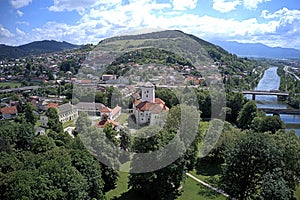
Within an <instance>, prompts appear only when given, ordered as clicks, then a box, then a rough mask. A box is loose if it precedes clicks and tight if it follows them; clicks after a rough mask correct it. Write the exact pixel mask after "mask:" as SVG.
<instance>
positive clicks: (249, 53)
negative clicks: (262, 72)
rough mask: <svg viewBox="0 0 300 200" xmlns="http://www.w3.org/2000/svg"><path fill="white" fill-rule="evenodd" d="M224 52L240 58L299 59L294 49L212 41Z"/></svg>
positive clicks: (297, 50)
mask: <svg viewBox="0 0 300 200" xmlns="http://www.w3.org/2000/svg"><path fill="white" fill-rule="evenodd" d="M212 42H213V43H214V44H216V45H219V46H221V47H222V48H224V49H225V50H227V51H229V52H231V53H234V54H236V55H238V56H242V57H261V58H279V59H283V58H294V59H295V58H297V59H299V58H300V50H299V49H294V48H283V47H270V46H267V45H265V44H262V43H239V42H236V41H212Z"/></svg>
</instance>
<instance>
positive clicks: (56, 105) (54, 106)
mask: <svg viewBox="0 0 300 200" xmlns="http://www.w3.org/2000/svg"><path fill="white" fill-rule="evenodd" d="M48 108H58V103H53V102H51V103H49V104H48V105H47V106H46V109H48Z"/></svg>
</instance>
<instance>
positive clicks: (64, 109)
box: [58, 103, 78, 123]
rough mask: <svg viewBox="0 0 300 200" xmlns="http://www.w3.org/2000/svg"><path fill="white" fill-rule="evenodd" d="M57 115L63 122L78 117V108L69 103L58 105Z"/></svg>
mask: <svg viewBox="0 0 300 200" xmlns="http://www.w3.org/2000/svg"><path fill="white" fill-rule="evenodd" d="M58 117H59V121H60V122H61V123H65V122H68V121H71V120H73V119H76V118H77V117H78V109H77V108H76V107H75V106H73V105H72V104H71V103H66V104H63V105H60V106H58Z"/></svg>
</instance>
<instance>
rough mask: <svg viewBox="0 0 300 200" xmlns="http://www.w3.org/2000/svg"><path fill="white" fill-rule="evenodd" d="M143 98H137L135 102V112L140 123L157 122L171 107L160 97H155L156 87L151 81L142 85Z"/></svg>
mask: <svg viewBox="0 0 300 200" xmlns="http://www.w3.org/2000/svg"><path fill="white" fill-rule="evenodd" d="M141 89H142V99H135V100H134V102H133V113H134V116H135V119H136V123H137V124H138V125H145V124H150V125H153V124H155V121H156V119H157V118H158V117H159V115H160V114H161V113H162V112H164V111H168V110H169V108H168V107H167V106H166V105H165V102H164V101H163V100H161V99H160V98H155V88H154V85H153V84H152V83H150V82H147V83H146V84H144V85H143V86H142V87H141Z"/></svg>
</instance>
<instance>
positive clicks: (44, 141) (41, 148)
mask: <svg viewBox="0 0 300 200" xmlns="http://www.w3.org/2000/svg"><path fill="white" fill-rule="evenodd" d="M30 146H31V147H30V150H31V151H32V152H34V153H42V152H46V151H49V150H51V149H53V148H54V147H55V143H54V141H53V139H52V138H50V137H48V136H46V135H40V136H38V137H35V138H34V139H33V141H32V144H31V145H30Z"/></svg>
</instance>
